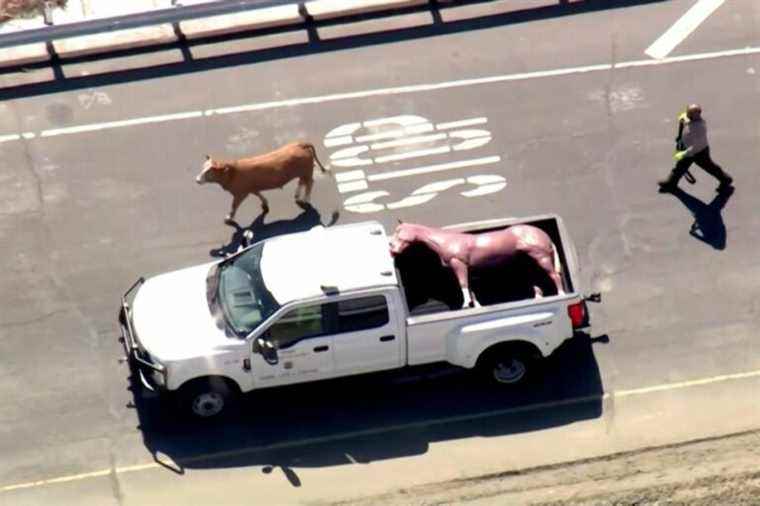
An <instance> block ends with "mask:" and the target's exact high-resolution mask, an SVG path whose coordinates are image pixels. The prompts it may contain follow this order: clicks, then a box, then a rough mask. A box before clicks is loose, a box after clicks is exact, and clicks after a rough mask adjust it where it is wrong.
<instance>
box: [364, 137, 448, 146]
mask: <svg viewBox="0 0 760 506" xmlns="http://www.w3.org/2000/svg"><path fill="white" fill-rule="evenodd" d="M446 137H448V134H432V135H418V136H417V137H407V138H405V139H396V140H393V141H386V142H376V143H375V144H370V146H369V148H370V149H388V148H398V147H401V146H409V145H410V144H420V143H422V142H433V141H440V140H442V139H445V138H446Z"/></svg>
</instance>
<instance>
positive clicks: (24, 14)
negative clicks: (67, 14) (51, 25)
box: [0, 0, 68, 23]
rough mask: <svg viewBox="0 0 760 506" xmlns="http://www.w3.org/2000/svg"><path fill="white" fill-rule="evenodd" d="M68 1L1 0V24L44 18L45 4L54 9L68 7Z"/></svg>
mask: <svg viewBox="0 0 760 506" xmlns="http://www.w3.org/2000/svg"><path fill="white" fill-rule="evenodd" d="M67 1H68V0H0V23H2V22H4V21H8V20H11V19H16V18H35V17H37V16H42V13H43V10H44V8H45V4H46V3H49V4H50V5H51V7H53V8H62V7H65V6H66V2H67Z"/></svg>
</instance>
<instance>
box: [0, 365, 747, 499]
mask: <svg viewBox="0 0 760 506" xmlns="http://www.w3.org/2000/svg"><path fill="white" fill-rule="evenodd" d="M758 377H760V370H755V371H747V372H740V373H734V374H724V375H721V376H713V377H710V378H701V379H696V380H692V381H681V382H677V383H665V384H661V385H654V386H651V387H644V388H635V389H631V390H620V391H617V392H611V393H610V392H606V393H604V394H602V395H587V396H583V397H575V398H573V399H563V400H561V401H552V402H542V403H537V404H531V405H527V406H519V407H516V408H505V409H498V410H494V411H485V412H482V413H476V414H472V415H458V416H450V417H446V418H438V419H436V420H426V421H422V422H413V423H407V424H400V425H391V426H386V427H380V428H376V429H365V430H358V431H353V432H346V433H343V434H336V435H333V436H323V437H315V438H308V439H301V440H298V441H288V442H285V443H275V444H271V445H266V446H259V447H249V448H240V449H237V450H229V451H224V452H217V453H209V454H202V455H196V456H194V457H189V458H186V459H183V460H182V461H180V464H181V463H182V462H188V463H190V462H203V461H209V460H214V459H220V458H230V457H239V456H241V455H250V454H253V453H259V452H264V451H272V450H283V449H288V448H298V447H301V446H309V445H314V444H321V443H328V442H332V441H342V440H346V439H354V438H357V437H364V436H375V435H378V434H387V433H391V432H398V431H402V430H409V429H421V428H426V427H434V426H438V425H447V424H451V423H457V422H466V421H469V420H479V419H485V418H493V417H496V416H503V415H509V414H512V413H525V412H530V411H537V410H540V409H546V408H555V407H560V406H569V405H573V404H579V403H582V402H589V401H605V400H607V399H609V398H610V397H617V398H621V397H630V396H634V395H644V394H648V393H652V392H662V391H668V390H681V389H684V388H692V387H698V386H704V385H711V384H715V383H725V382H727V381H735V380H740V379H748V378H758ZM161 467H162V466H161V465H160V464H158V463H156V462H149V463H145V464H137V465H133V466H124V467H116V468H114V469H113V470H111V469H101V470H99V471H93V472H89V473H81V474H72V475H68V476H60V477H56V478H48V479H44V480H36V481H29V482H25V483H17V484H13V485H4V486H0V493H3V492H11V491H14V490H20V489H25V488H36V487H41V486H45V485H53V484H56V483H67V482H72V481H81V480H86V479H89V478H98V477H103V476H108V475H110V474H111V473H116V474H124V473H130V472H136V471H145V470H148V469H160V468H161Z"/></svg>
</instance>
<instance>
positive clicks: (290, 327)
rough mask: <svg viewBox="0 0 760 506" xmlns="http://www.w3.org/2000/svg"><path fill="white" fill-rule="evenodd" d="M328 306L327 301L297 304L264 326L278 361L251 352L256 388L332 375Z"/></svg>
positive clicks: (265, 336) (333, 370) (332, 362)
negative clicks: (275, 350)
mask: <svg viewBox="0 0 760 506" xmlns="http://www.w3.org/2000/svg"><path fill="white" fill-rule="evenodd" d="M328 309H329V305H327V304H313V305H306V306H300V307H297V308H295V309H293V310H291V311H289V312H287V313H286V314H285V315H283V316H282V317H281V318H280V319H278V320H277V321H276V322H274V323H273V324H272V325H271V326H270V327H269V328H268V329H267V331H266V332H265V334H264V336H263V337H264V338H265V339H267V340H268V341H270V342H271V343H273V344H274V345H275V347H276V348H277V357H278V361H277V363H276V364H274V365H273V364H270V363H268V362H267V361H266V360H264V358H263V357H262V356H261V355H260V354H259V353H252V354H251V369H252V371H253V374H254V381H253V382H254V387H255V388H262V387H266V386H277V385H287V384H291V383H302V382H305V381H315V380H319V379H324V378H329V377H332V376H334V375H335V363H334V361H333V337H332V336H331V335H330V329H329V328H328V324H327V322H328V321H329V320H328Z"/></svg>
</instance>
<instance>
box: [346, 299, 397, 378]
mask: <svg viewBox="0 0 760 506" xmlns="http://www.w3.org/2000/svg"><path fill="white" fill-rule="evenodd" d="M390 302H391V301H390V300H389V297H388V295H386V294H378V295H369V296H361V297H356V298H351V299H344V300H341V301H339V302H337V303H336V311H335V324H334V328H335V330H334V332H335V334H334V343H333V346H334V358H335V369H336V374H337V375H339V376H342V375H347V374H358V373H362V372H373V371H382V370H386V369H394V368H397V367H401V366H403V365H404V361H405V357H404V353H405V342H404V338H405V335H404V333H403V332H402V329H401V328H400V324H399V323H398V322H397V321H396V319H395V318H394V317H393V316H394V312H393V311H391V310H390V309H389V307H390V304H389V303H390Z"/></svg>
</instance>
